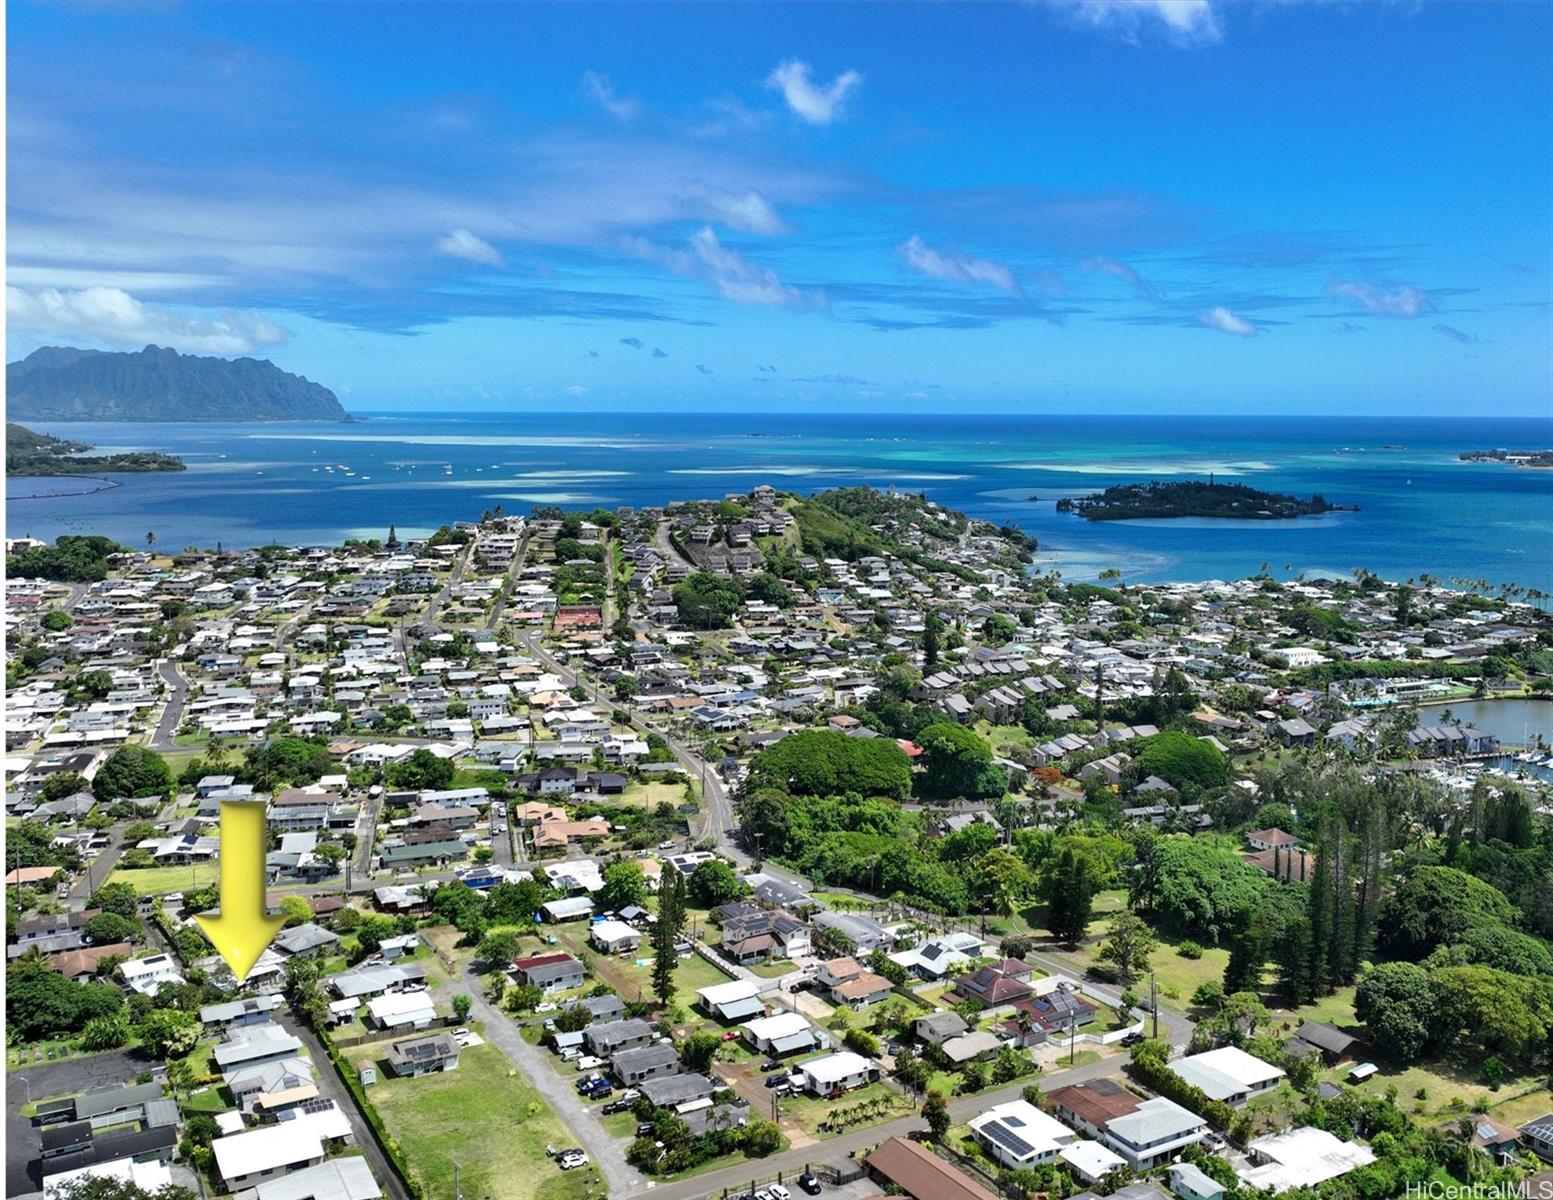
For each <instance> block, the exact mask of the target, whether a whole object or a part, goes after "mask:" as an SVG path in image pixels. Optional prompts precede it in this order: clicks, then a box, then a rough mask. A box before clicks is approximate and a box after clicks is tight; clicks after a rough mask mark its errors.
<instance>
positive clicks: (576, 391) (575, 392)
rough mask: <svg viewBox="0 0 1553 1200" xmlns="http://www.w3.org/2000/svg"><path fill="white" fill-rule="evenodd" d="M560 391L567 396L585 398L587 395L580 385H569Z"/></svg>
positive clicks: (586, 391) (585, 389)
mask: <svg viewBox="0 0 1553 1200" xmlns="http://www.w3.org/2000/svg"><path fill="white" fill-rule="evenodd" d="M561 390H562V391H563V392H565V393H566V394H567V395H568V396H586V395H587V394H588V389H587V388H585V387H583V386H582V384H580V383H573V384H569V385H568V386H566V387H564V388H562V389H561Z"/></svg>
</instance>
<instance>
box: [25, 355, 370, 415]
mask: <svg viewBox="0 0 1553 1200" xmlns="http://www.w3.org/2000/svg"><path fill="white" fill-rule="evenodd" d="M5 382H6V392H7V407H8V410H9V415H10V416H11V417H12V418H13V419H17V420H23V421H27V420H31V421H348V420H350V419H351V418H350V416H349V414H347V413H346V411H345V410H344V409H343V408H342V407H341V406H340V401H339V399H338V398H337V397H336V396H335V394H334V393H333V392H331V391H330V390H329V389H328V388H326V387H321V386H319V385H318V384H316V383H313V382H311V381H310V380H307V379H303V378H302V377H301V376H300V375H291V374H288V373H287V372H285V371H282V370H281V369H280V368H279V367H277V366H276V365H275V364H274V363H272V362H269V361H268V360H266V359H257V358H199V357H196V356H195V355H192V354H179V353H178V352H177V351H176V350H166V349H163V348H162V347H160V346H147V347H146V348H145V349H144V350H142V351H140V352H139V353H138V354H136V353H115V352H110V351H102V350H77V349H74V348H72V347H69V346H44V347H42V348H41V349H39V350H34V351H33V352H32V353H31V354H29V355H28V356H27V357H26V358H24V359H22V360H21V361H20V362H14V363H8V364H7V365H6V368H5Z"/></svg>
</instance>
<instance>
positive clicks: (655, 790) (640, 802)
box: [617, 781, 685, 808]
mask: <svg viewBox="0 0 1553 1200" xmlns="http://www.w3.org/2000/svg"><path fill="white" fill-rule="evenodd" d="M684 802H685V785H684V784H683V783H661V782H656V781H655V782H653V783H637V782H632V783H629V784H627V785H626V790H625V791H624V792H622V793H621V794H620V798H619V800H618V801H617V803H619V804H622V805H626V806H628V807H634V808H657V807H658V805H660V804H664V803H668V804H672V805H674V806H675V807H676V808H678V807H679V806H680V805H681V804H683V803H684Z"/></svg>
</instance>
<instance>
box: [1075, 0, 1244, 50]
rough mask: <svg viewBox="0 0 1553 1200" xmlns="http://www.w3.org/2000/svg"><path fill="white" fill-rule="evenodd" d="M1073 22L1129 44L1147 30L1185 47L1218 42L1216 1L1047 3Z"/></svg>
mask: <svg viewBox="0 0 1553 1200" xmlns="http://www.w3.org/2000/svg"><path fill="white" fill-rule="evenodd" d="M1048 3H1050V4H1051V6H1052V7H1054V8H1056V9H1059V10H1061V11H1062V12H1063V13H1065V14H1066V15H1067V16H1068V17H1069V19H1070V20H1072V21H1073V22H1074V23H1075V24H1078V25H1086V26H1088V27H1090V28H1091V29H1100V30H1104V31H1105V32H1107V33H1112V34H1115V35H1116V36H1117V37H1120V38H1122V39H1123V40H1125V41H1128V42H1137V41H1138V40H1139V38H1140V37H1141V36H1142V35H1143V34H1144V33H1145V32H1147V31H1149V30H1153V31H1155V32H1163V33H1164V34H1165V36H1166V37H1168V38H1170V39H1171V40H1172V41H1174V42H1176V43H1177V44H1179V45H1182V46H1206V45H1211V44H1212V43H1214V42H1217V41H1219V40H1220V39H1221V38H1222V37H1223V36H1224V30H1223V29H1222V28H1221V27H1220V25H1219V17H1218V13H1217V12H1215V11H1214V6H1213V0H1048Z"/></svg>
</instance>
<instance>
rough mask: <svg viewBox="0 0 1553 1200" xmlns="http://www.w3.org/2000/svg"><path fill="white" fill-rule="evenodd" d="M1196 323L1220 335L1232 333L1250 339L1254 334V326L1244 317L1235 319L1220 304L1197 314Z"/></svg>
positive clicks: (1232, 314) (1235, 317) (1233, 315)
mask: <svg viewBox="0 0 1553 1200" xmlns="http://www.w3.org/2000/svg"><path fill="white" fill-rule="evenodd" d="M1197 320H1198V323H1199V324H1201V325H1204V326H1206V327H1207V328H1209V329H1216V330H1218V331H1219V332H1220V333H1232V334H1234V335H1235V336H1236V337H1250V336H1252V335H1253V334H1254V333H1256V326H1255V325H1253V324H1251V322H1250V321H1247V320H1246V319H1245V318H1244V317H1237V316H1236V315H1235V314H1234V313H1232V312H1230V310H1229V309H1227V308H1225V307H1224V306H1223V305H1222V304H1216V305H1214V306H1213V307H1212V308H1210V309H1208V310H1207V311H1206V312H1200V313H1198V314H1197Z"/></svg>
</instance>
